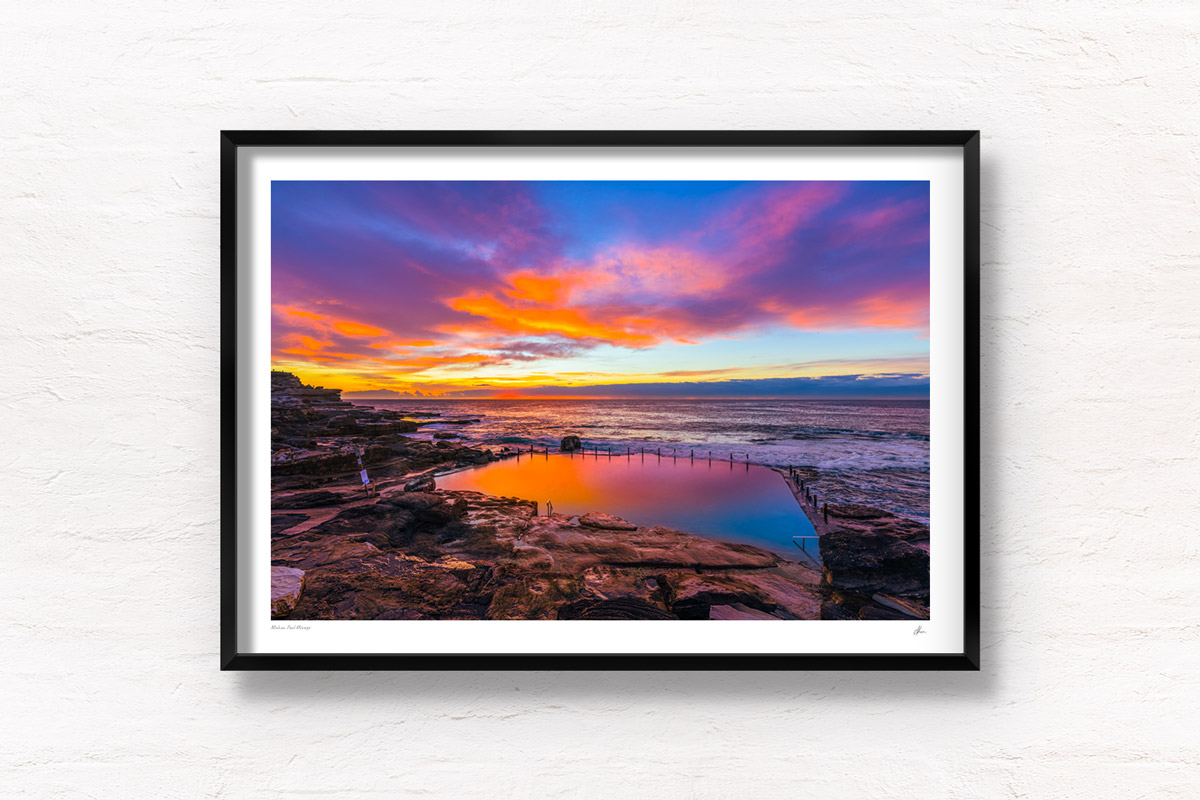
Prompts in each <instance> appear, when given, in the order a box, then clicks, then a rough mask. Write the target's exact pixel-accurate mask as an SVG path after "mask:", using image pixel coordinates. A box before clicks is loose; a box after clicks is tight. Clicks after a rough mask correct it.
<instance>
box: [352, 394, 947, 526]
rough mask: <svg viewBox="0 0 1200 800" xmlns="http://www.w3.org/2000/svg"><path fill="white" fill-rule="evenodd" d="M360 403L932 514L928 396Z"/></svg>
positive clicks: (476, 431)
mask: <svg viewBox="0 0 1200 800" xmlns="http://www.w3.org/2000/svg"><path fill="white" fill-rule="evenodd" d="M353 402H354V403H355V404H357V405H364V406H374V407H376V408H386V409H393V410H399V411H403V412H420V413H436V414H440V415H441V416H442V417H444V418H446V419H478V420H479V422H477V423H474V424H470V425H441V424H435V425H428V426H424V427H422V429H421V432H420V433H418V434H413V436H417V437H422V438H425V437H432V436H433V433H434V432H437V431H449V432H453V433H457V434H460V435H462V436H463V437H464V438H465V440H466V442H465V443H470V444H472V445H478V446H482V447H491V448H493V449H499V448H501V447H505V446H508V447H513V448H528V447H529V446H530V445H533V446H534V447H535V448H538V449H541V448H549V449H551V450H556V449H557V448H558V446H559V443H560V441H561V440H562V437H564V436H568V435H575V436H578V437H579V438H580V439H581V440H582V441H583V443H584V445H585V447H587V448H589V449H590V448H592V447H599V448H601V450H603V449H604V448H611V449H612V451H613V452H614V453H618V452H624V451H625V449H626V448H630V449H632V450H633V452H635V453H636V452H639V450H640V449H642V448H645V449H646V452H647V453H649V452H651V451H655V452H656V451H657V450H658V449H659V448H661V449H662V453H663V455H664V456H666V455H667V454H668V453H670V452H672V451H673V452H674V453H675V454H676V455H678V456H689V455H690V454H691V453H693V452H694V454H695V457H696V458H705V459H707V458H708V457H709V454H710V453H711V454H712V458H713V460H714V461H715V460H728V459H729V456H730V455H733V456H734V459H735V460H736V461H744V460H745V459H746V458H749V461H750V462H751V463H754V464H763V465H767V466H789V465H790V466H796V467H813V468H816V469H818V470H820V472H821V477H820V479H819V480H818V481H817V483H816V488H817V490H818V492H819V493H820V494H821V495H822V496H823V497H826V498H828V500H829V501H830V502H843V503H862V504H865V505H870V506H874V507H876V508H882V509H884V510H887V511H891V512H892V513H895V514H899V515H901V516H904V517H908V518H911V519H917V520H920V521H922V522H928V519H929V403H928V401H925V400H763V399H754V400H716V399H701V400H674V399H654V400H650V399H646V400H599V399H597V400H592V399H589V400H559V399H547V400H540V399H537V400H533V399H530V400H422V399H412V400H355V401H353Z"/></svg>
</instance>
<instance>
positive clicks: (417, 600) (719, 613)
mask: <svg viewBox="0 0 1200 800" xmlns="http://www.w3.org/2000/svg"><path fill="white" fill-rule="evenodd" d="M427 416H428V415H419V416H418V415H416V414H414V415H405V414H403V413H401V412H398V411H390V410H376V409H372V408H369V407H363V406H355V405H353V404H351V403H347V402H345V401H343V400H342V399H341V396H340V392H338V391H337V390H331V389H323V388H321V387H311V386H306V385H304V384H302V383H301V382H300V381H299V380H298V379H297V378H296V377H295V376H293V375H291V374H289V373H284V372H272V373H271V449H272V454H271V502H272V508H271V510H272V543H271V544H272V546H271V563H272V573H273V574H272V618H273V619H310V620H311V619H718V620H720V619H893V618H895V619H927V618H928V528H926V527H925V526H922V525H920V523H914V522H911V521H910V520H904V519H901V518H899V517H894V516H893V515H890V514H887V513H886V512H882V511H878V510H877V509H868V508H865V507H862V506H837V505H830V506H829V511H830V518H831V523H834V524H832V525H830V526H828V527H829V530H828V531H825V532H823V533H822V537H821V548H822V556H823V560H824V562H825V567H824V571H823V572H817V571H815V570H813V569H812V568H810V567H808V566H805V565H803V564H800V563H796V562H793V561H789V560H787V559H785V558H783V557H781V556H779V555H777V554H775V553H771V552H768V551H766V550H763V549H760V548H757V547H753V546H750V545H745V544H738V543H729V542H718V541H713V540H710V539H706V538H704V537H700V536H695V535H692V534H689V533H686V532H683V531H675V530H670V529H667V528H661V527H650V528H647V527H639V526H637V525H634V524H632V523H629V522H626V521H625V520H622V519H620V518H617V517H612V516H610V515H607V514H604V513H603V511H604V510H603V509H596V510H595V511H594V512H593V513H590V514H585V515H581V516H566V515H559V514H556V515H553V516H550V517H546V516H539V515H538V507H537V503H536V501H529V500H524V499H521V498H515V497H491V496H488V495H484V494H480V493H478V492H465V491H445V490H439V489H437V486H436V474H438V473H440V472H446V471H450V470H454V469H462V468H465V467H470V466H477V465H481V464H486V463H489V462H491V461H495V460H497V458H500V457H504V455H505V454H504V453H501V454H496V453H492V452H491V451H489V450H485V449H476V448H472V447H467V446H463V445H461V444H457V443H456V442H455V441H454V440H451V439H448V438H446V437H440V438H438V439H437V440H436V441H428V440H419V439H414V438H411V437H408V436H406V435H405V434H408V433H413V432H416V431H417V430H418V428H419V427H420V426H421V425H422V424H423V423H425V424H427V422H428V420H427V419H423V417H427ZM406 417H409V418H406ZM445 422H453V423H456V424H461V425H469V424H471V420H446V421H445ZM360 462H361V466H360ZM363 468H365V469H366V470H367V472H368V473H369V476H370V478H371V480H372V482H373V483H372V488H373V490H374V491H373V493H372V494H370V495H369V494H368V492H367V491H366V489H364V487H363V485H362V483H361V480H360V478H359V470H360V469H363ZM811 516H812V515H811V514H810V517H811ZM922 536H923V541H924V542H925V546H924V549H922V547H921V541H922ZM922 557H923V562H922ZM922 563H923V570H924V572H923V580H922Z"/></svg>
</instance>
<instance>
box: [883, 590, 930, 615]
mask: <svg viewBox="0 0 1200 800" xmlns="http://www.w3.org/2000/svg"><path fill="white" fill-rule="evenodd" d="M871 599H872V600H873V601H875V602H876V603H878V604H879V605H881V606H883V607H884V608H890V609H892V610H893V611H899V612H900V613H901V614H904V615H906V616H908V617H910V618H912V619H929V609H928V608H925V607H924V606H922V605H921V604H920V603H917V602H914V601H907V602H906V601H904V600H901V599H899V598H897V597H888V596H887V595H886V594H874V595H872V596H871Z"/></svg>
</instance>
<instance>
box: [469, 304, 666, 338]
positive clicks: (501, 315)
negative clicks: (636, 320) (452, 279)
mask: <svg viewBox="0 0 1200 800" xmlns="http://www.w3.org/2000/svg"><path fill="white" fill-rule="evenodd" d="M448 305H449V306H450V307H451V308H453V309H454V310H455V311H462V312H464V313H467V314H471V315H473V316H476V317H483V318H484V319H486V320H488V322H489V323H490V324H491V326H492V327H494V328H496V329H498V330H501V331H505V332H507V333H517V334H523V335H533V336H544V335H547V334H556V335H559V336H565V337H567V338H569V339H603V340H605V341H609V342H613V343H616V344H623V345H627V346H629V347H646V346H649V345H652V344H655V343H656V342H657V341H658V338H657V337H655V336H653V335H650V334H648V333H639V332H636V331H630V330H626V329H624V328H620V327H615V326H612V325H606V324H604V323H601V322H596V321H593V320H590V319H588V318H586V317H585V316H584V315H583V314H582V313H581V312H579V311H576V310H573V309H568V308H518V307H516V306H513V305H508V304H505V303H504V302H503V301H501V300H499V299H497V298H496V297H494V296H492V295H474V296H468V297H456V298H453V299H451V300H449V301H448Z"/></svg>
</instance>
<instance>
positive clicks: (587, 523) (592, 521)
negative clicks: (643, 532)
mask: <svg viewBox="0 0 1200 800" xmlns="http://www.w3.org/2000/svg"><path fill="white" fill-rule="evenodd" d="M579 524H580V525H583V526H584V527H587V528H599V529H601V530H606V531H636V530H637V529H638V526H637V525H634V524H633V523H632V522H628V521H626V520H623V519H621V518H620V517H617V516H614V515H612V514H602V513H600V512H598V511H592V512H590V513H587V514H584V515H583V516H582V517H580V518H579Z"/></svg>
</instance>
